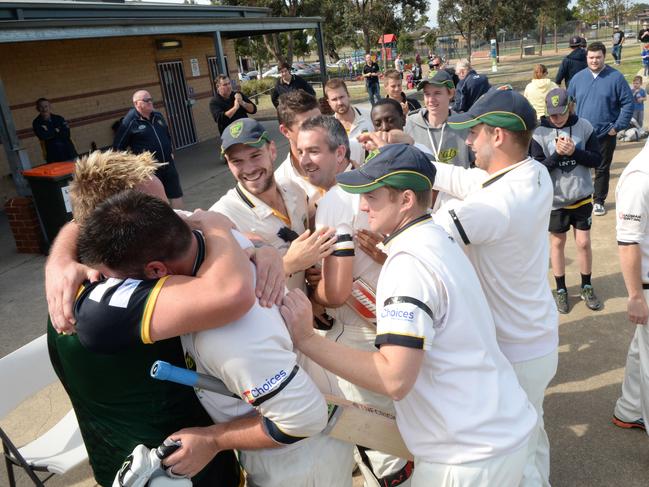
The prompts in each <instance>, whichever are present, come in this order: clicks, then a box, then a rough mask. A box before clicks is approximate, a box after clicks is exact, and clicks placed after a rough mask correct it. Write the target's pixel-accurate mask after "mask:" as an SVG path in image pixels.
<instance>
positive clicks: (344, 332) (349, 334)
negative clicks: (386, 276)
mask: <svg viewBox="0 0 649 487" xmlns="http://www.w3.org/2000/svg"><path fill="white" fill-rule="evenodd" d="M298 151H299V154H300V157H301V159H300V165H301V166H302V169H303V170H304V171H305V173H306V174H307V176H308V178H309V181H310V182H311V184H313V185H315V186H318V187H320V188H323V189H326V190H327V193H326V194H325V195H324V196H323V198H322V199H321V200H320V202H319V204H318V209H317V211H316V221H315V223H316V228H324V227H334V228H335V229H336V236H337V242H336V244H335V245H334V252H333V253H332V254H331V255H330V256H329V257H327V258H325V259H324V261H323V263H322V279H321V280H320V281H319V282H318V283H317V284H316V285H315V286H313V299H314V300H315V301H316V302H318V303H320V304H322V305H324V306H325V307H326V308H327V313H328V314H329V315H330V316H332V317H333V318H334V319H335V322H334V324H333V327H331V329H330V330H329V331H327V333H326V337H327V338H328V339H331V340H334V341H338V342H341V343H344V344H346V345H349V346H351V347H354V348H359V349H361V350H367V351H369V350H373V349H374V340H375V338H376V328H375V325H373V324H372V323H370V322H368V321H367V320H366V319H365V318H363V317H362V316H361V315H360V314H358V313H357V312H356V310H355V308H354V307H353V304H351V303H350V300H351V299H353V297H352V288H353V287H354V286H357V287H358V286H362V287H365V288H369V289H370V290H376V283H377V279H378V276H379V273H380V271H381V263H382V260H381V261H380V262H376V261H375V260H374V258H373V256H370V255H368V254H366V253H365V252H364V251H363V250H361V249H360V248H359V249H356V248H355V247H356V240H355V239H354V237H355V236H357V234H358V233H359V231H360V230H361V229H364V230H368V229H369V226H368V223H367V215H366V214H365V213H363V212H361V211H360V209H359V198H358V196H357V195H351V194H349V193H345V192H344V191H342V190H341V189H340V188H339V187H338V186H337V185H336V175H337V174H339V173H342V172H344V171H345V170H346V169H347V167H348V163H347V160H346V154H347V153H348V152H349V145H348V140H347V136H346V134H345V129H344V127H343V126H342V124H341V123H340V122H339V121H338V120H336V119H335V118H332V117H327V116H318V117H313V118H311V119H308V120H306V121H304V122H303V123H302V126H301V127H300V132H299V135H298ZM338 386H339V388H340V390H341V391H342V393H343V395H344V396H345V398H347V399H349V400H351V401H355V402H360V403H363V404H368V405H370V406H373V407H376V408H378V409H380V410H383V411H388V412H394V406H393V403H392V400H391V399H390V398H389V397H387V396H383V395H380V394H377V393H373V392H370V391H367V390H365V389H361V388H359V387H357V386H356V385H354V384H351V383H350V382H348V381H346V380H344V379H342V378H338ZM359 453H360V458H361V459H362V460H361V461H359V462H358V464H359V467H360V468H361V470H362V471H363V475H364V477H365V480H366V482H367V485H393V486H396V485H404V486H405V485H409V478H410V474H411V472H412V463H411V462H407V461H406V460H403V459H400V458H397V457H395V456H393V455H388V454H385V453H382V452H378V451H375V450H367V449H364V448H360V447H359Z"/></svg>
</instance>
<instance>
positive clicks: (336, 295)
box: [314, 255, 354, 308]
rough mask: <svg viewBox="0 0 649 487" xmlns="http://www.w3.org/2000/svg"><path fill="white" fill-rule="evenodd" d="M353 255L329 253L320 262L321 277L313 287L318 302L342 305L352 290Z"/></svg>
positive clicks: (326, 304)
mask: <svg viewBox="0 0 649 487" xmlns="http://www.w3.org/2000/svg"><path fill="white" fill-rule="evenodd" d="M353 265H354V258H353V257H335V256H333V255H330V256H329V257H327V258H326V259H324V261H323V263H322V278H321V279H320V282H319V283H318V286H317V287H316V288H315V291H314V296H315V299H316V301H317V302H318V303H320V304H323V305H325V306H329V307H332V308H336V307H338V306H342V305H343V304H344V303H345V301H346V300H347V298H348V297H349V295H350V294H351V292H352V282H353V279H354V276H353V274H352V270H353Z"/></svg>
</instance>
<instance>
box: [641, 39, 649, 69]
mask: <svg viewBox="0 0 649 487" xmlns="http://www.w3.org/2000/svg"><path fill="white" fill-rule="evenodd" d="M640 55H641V56H642V65H643V66H644V75H645V76H649V44H645V45H644V47H643V48H642V53H641V54H640Z"/></svg>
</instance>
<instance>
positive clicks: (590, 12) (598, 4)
mask: <svg viewBox="0 0 649 487" xmlns="http://www.w3.org/2000/svg"><path fill="white" fill-rule="evenodd" d="M602 7H603V5H602V0H577V5H576V6H575V8H576V12H575V13H576V17H577V18H578V19H579V20H582V21H584V22H586V23H587V24H592V23H595V22H597V21H598V20H599V18H600V17H601V14H602Z"/></svg>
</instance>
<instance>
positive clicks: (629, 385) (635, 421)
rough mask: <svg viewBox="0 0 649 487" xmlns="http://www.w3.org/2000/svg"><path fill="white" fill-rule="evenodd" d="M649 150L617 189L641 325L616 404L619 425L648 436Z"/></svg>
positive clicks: (623, 256)
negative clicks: (646, 421) (646, 423)
mask: <svg viewBox="0 0 649 487" xmlns="http://www.w3.org/2000/svg"><path fill="white" fill-rule="evenodd" d="M648 158H649V147H647V145H646V144H645V146H644V148H643V149H642V150H641V151H640V153H639V154H638V155H637V156H635V157H634V158H633V159H632V160H631V162H629V164H628V165H627V166H626V167H625V168H624V171H622V175H621V176H620V181H619V182H618V184H617V188H616V190H615V200H616V206H615V215H616V231H617V244H618V249H619V253H620V266H621V267H622V276H623V277H624V284H625V286H626V290H627V292H628V294H629V298H628V302H627V318H628V320H629V321H630V322H631V323H633V324H634V325H636V330H635V335H633V340H632V341H631V345H630V346H629V353H628V355H627V359H626V370H625V371H624V382H623V384H622V396H621V397H620V398H619V399H618V400H617V403H616V404H615V411H614V413H613V424H615V425H616V426H619V427H621V428H638V429H642V430H645V431H646V426H645V419H646V418H647V417H649V329H647V319H648V318H649V307H647V299H648V298H649V294H648V293H649V291H648V290H649V226H648V225H647V219H648V218H649V206H648V202H649V171H648V170H647V160H648Z"/></svg>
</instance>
